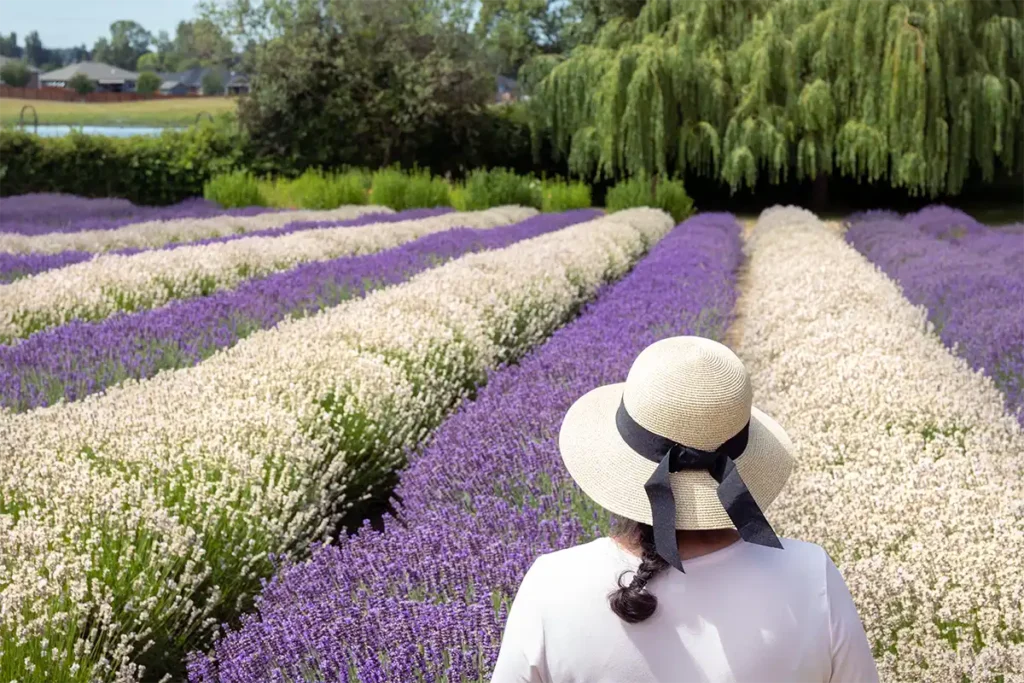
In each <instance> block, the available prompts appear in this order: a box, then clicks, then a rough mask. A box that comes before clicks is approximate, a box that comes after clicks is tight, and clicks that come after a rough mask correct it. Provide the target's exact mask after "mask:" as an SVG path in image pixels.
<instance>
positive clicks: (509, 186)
mask: <svg viewBox="0 0 1024 683" xmlns="http://www.w3.org/2000/svg"><path fill="white" fill-rule="evenodd" d="M459 199H460V202H461V203H462V206H459V207H456V208H459V209H462V210H467V211H475V210H479V209H488V208H490V207H492V206H501V205H503V204H519V205H520V206H532V207H534V208H536V209H539V208H541V206H542V205H543V194H542V193H541V187H540V183H539V182H538V181H537V179H536V178H533V177H532V176H521V175H516V174H515V173H514V172H512V171H510V170H508V169H505V168H495V169H490V170H485V169H479V170H476V171H472V172H470V174H469V175H468V176H466V181H465V183H464V184H463V188H462V192H461V193H460V194H459Z"/></svg>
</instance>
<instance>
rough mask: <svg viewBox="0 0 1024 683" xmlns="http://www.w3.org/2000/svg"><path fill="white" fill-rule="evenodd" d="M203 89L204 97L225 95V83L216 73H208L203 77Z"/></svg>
mask: <svg viewBox="0 0 1024 683" xmlns="http://www.w3.org/2000/svg"><path fill="white" fill-rule="evenodd" d="M202 87H203V94H204V95H223V94H224V81H223V80H222V79H221V77H220V75H218V74H217V73H216V72H215V71H207V72H206V73H205V74H204V75H203V83H202Z"/></svg>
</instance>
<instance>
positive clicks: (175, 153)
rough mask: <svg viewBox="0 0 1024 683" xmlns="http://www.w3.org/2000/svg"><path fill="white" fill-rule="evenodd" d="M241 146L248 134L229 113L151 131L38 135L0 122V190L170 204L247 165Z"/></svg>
mask: <svg viewBox="0 0 1024 683" xmlns="http://www.w3.org/2000/svg"><path fill="white" fill-rule="evenodd" d="M244 149H245V136H244V135H243V134H241V133H240V132H239V131H238V130H237V129H236V128H234V127H233V126H231V125H230V121H229V119H228V118H225V119H224V120H223V121H220V120H219V121H218V122H216V123H211V122H205V121H204V122H203V123H201V124H200V125H197V126H193V127H191V128H189V129H187V130H185V131H165V132H164V133H163V134H161V135H159V136H153V137H150V136H143V135H137V136H132V137H127V138H114V137H107V136H104V135H84V134H82V133H79V132H77V131H73V132H72V133H71V134H69V135H67V136H64V137H59V138H43V137H40V136H38V135H32V134H30V133H25V132H21V131H14V130H7V129H0V177H2V178H3V182H2V183H0V195H3V196H8V195H14V194H25V193H28V192H66V193H69V194H77V195H81V196H83V197H124V198H126V199H129V200H131V201H132V202H134V203H136V204H150V205H155V204H173V203H174V202H180V201H182V200H184V199H189V198H191V197H197V196H200V195H202V194H203V185H204V184H205V183H206V181H207V180H209V179H210V178H212V177H213V176H215V175H218V174H220V173H226V172H228V171H231V170H232V169H235V168H239V167H242V166H244V165H245V163H244V162H245V157H244Z"/></svg>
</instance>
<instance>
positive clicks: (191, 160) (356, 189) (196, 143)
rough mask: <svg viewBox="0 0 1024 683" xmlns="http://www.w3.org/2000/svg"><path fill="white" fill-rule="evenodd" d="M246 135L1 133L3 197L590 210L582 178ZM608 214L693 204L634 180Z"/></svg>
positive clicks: (224, 127) (676, 212)
mask: <svg viewBox="0 0 1024 683" xmlns="http://www.w3.org/2000/svg"><path fill="white" fill-rule="evenodd" d="M248 147H249V145H248V141H247V138H246V137H245V136H244V135H243V134H240V133H239V132H237V130H235V129H234V128H232V127H231V126H230V125H229V124H213V123H205V122H204V123H202V124H200V125H198V126H194V127H192V128H189V129H188V130H185V131H168V132H165V133H163V134H162V135H160V136H159V137H145V136H135V137H131V138H108V137H104V136H92V135H83V134H81V133H75V132H73V133H71V134H70V135H68V136H67V137H63V138H40V137H38V136H36V135H32V134H29V133H25V132H21V131H11V130H0V195H2V196H8V195H18V194H26V193H30V192H63V193H68V194H75V195H80V196H83V197H125V198H127V199H130V200H131V201H132V202H135V203H136V204H151V205H160V204H170V203H173V202H177V201H181V200H183V199H187V198H191V197H196V196H200V195H202V196H204V197H206V198H207V199H209V200H211V201H215V202H218V203H220V204H221V205H223V206H224V207H226V208H232V207H248V206H270V207H278V208H302V209H331V208H335V207H338V206H343V205H350V204H367V203H373V204H379V205H383V206H389V207H391V208H393V209H395V210H399V211H401V210H404V209H411V208H423V207H433V206H453V207H455V208H456V209H459V210H461V211H471V210H478V209H485V208H490V207H493V206H501V205H505V204H519V205H522V206H532V207H534V208H536V209H541V210H543V211H569V210H572V209H581V208H587V207H589V206H591V201H592V194H591V188H590V187H589V186H587V185H586V184H585V183H582V182H580V181H563V180H547V179H544V180H540V179H538V178H537V177H535V176H534V175H532V174H522V173H519V172H517V169H514V168H513V169H509V168H490V169H478V170H474V171H470V172H469V173H467V174H466V175H465V177H464V178H463V179H461V180H457V181H456V180H452V179H450V177H447V176H446V177H440V176H437V175H434V174H432V173H431V172H430V171H428V170H421V169H416V170H412V171H406V170H400V169H398V168H397V167H395V168H387V169H381V170H378V171H375V172H372V171H368V170H365V169H351V170H343V171H340V172H333V171H324V170H321V169H306V170H305V172H303V173H302V174H301V175H298V176H297V177H295V173H296V171H295V169H292V168H284V167H274V166H271V165H269V164H268V163H267V162H266V161H265V160H259V159H257V158H255V157H253V156H252V155H251V152H250V150H249V149H248ZM607 205H608V208H609V210H616V211H618V210H621V209H625V208H630V207H636V206H656V207H659V208H662V209H664V210H665V211H667V212H668V213H670V214H672V216H673V218H675V219H676V220H677V221H681V220H683V219H684V218H686V217H687V216H688V215H690V214H691V213H692V210H693V201H692V200H691V199H690V197H689V196H688V195H687V194H686V191H685V189H683V185H682V183H681V182H678V181H668V180H661V181H659V182H652V181H650V180H648V179H634V180H627V181H623V182H621V183H619V184H618V185H616V186H615V187H613V188H612V189H611V190H610V191H609V193H608V197H607Z"/></svg>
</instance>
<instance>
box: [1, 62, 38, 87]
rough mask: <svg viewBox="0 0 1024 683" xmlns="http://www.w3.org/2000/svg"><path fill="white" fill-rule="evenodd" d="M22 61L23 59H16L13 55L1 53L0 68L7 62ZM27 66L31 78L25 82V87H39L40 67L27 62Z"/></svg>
mask: <svg viewBox="0 0 1024 683" xmlns="http://www.w3.org/2000/svg"><path fill="white" fill-rule="evenodd" d="M20 61H23V60H20V59H14V58H13V57H4V56H3V55H0V69H2V68H3V66H4V64H6V63H7V62H20ZM25 66H27V67H28V72H29V74H30V75H29V79H28V83H26V84H25V87H26V88H38V87H39V69H37V68H35V67H34V66H32V65H30V64H27V63H26V64H25Z"/></svg>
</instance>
